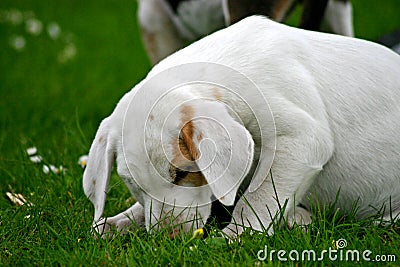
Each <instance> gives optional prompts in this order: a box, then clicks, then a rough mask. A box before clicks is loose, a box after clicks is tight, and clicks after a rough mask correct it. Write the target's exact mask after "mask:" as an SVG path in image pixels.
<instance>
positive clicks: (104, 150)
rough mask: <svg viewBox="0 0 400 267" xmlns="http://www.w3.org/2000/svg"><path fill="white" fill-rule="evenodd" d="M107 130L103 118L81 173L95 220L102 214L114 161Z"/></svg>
mask: <svg viewBox="0 0 400 267" xmlns="http://www.w3.org/2000/svg"><path fill="white" fill-rule="evenodd" d="M109 131H110V129H109V125H108V122H107V119H105V120H104V121H103V122H102V123H101V125H100V127H99V130H98V131H97V134H96V137H95V139H94V141H93V143H92V146H91V148H90V151H89V159H88V162H87V165H86V170H85V173H84V174H83V189H84V191H85V194H86V196H87V197H88V198H89V199H90V201H91V202H92V203H93V205H94V208H95V211H94V221H95V222H97V221H98V220H99V219H100V217H101V215H102V214H103V210H104V205H105V202H106V192H107V189H108V182H109V180H110V175H111V170H112V167H113V163H114V154H115V148H114V144H113V143H112V140H111V138H110V132H109Z"/></svg>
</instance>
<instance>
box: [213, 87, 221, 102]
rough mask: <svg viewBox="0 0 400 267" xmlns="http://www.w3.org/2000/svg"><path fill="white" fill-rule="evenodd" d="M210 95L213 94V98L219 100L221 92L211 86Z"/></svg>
mask: <svg viewBox="0 0 400 267" xmlns="http://www.w3.org/2000/svg"><path fill="white" fill-rule="evenodd" d="M212 95H213V97H214V99H215V100H217V101H221V99H222V95H221V92H220V91H219V90H218V88H213V89H212Z"/></svg>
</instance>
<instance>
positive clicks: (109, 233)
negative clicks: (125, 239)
mask: <svg viewBox="0 0 400 267" xmlns="http://www.w3.org/2000/svg"><path fill="white" fill-rule="evenodd" d="M132 224H133V222H132V220H131V219H130V218H129V217H127V216H124V217H121V216H115V217H109V218H104V219H101V220H100V221H98V222H96V223H94V224H93V229H94V230H95V231H96V232H97V233H98V235H100V236H101V238H103V239H111V238H113V237H114V236H115V235H116V234H119V235H124V234H126V233H127V230H128V228H129V227H131V226H132Z"/></svg>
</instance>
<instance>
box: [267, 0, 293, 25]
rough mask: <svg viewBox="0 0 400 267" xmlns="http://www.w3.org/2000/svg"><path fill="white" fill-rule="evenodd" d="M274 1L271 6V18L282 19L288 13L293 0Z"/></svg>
mask: <svg viewBox="0 0 400 267" xmlns="http://www.w3.org/2000/svg"><path fill="white" fill-rule="evenodd" d="M276 2H277V3H275V5H274V7H273V11H272V14H271V18H272V19H274V20H276V21H283V20H285V19H286V17H287V15H288V14H289V13H290V11H291V9H292V7H293V5H294V0H280V1H276Z"/></svg>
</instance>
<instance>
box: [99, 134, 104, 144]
mask: <svg viewBox="0 0 400 267" xmlns="http://www.w3.org/2000/svg"><path fill="white" fill-rule="evenodd" d="M101 142H103V136H100V137H99V144H100V143H101Z"/></svg>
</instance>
